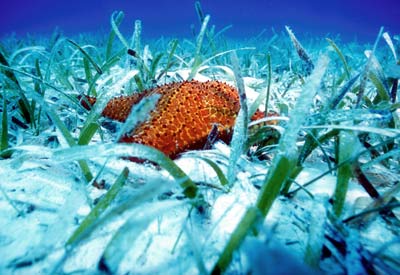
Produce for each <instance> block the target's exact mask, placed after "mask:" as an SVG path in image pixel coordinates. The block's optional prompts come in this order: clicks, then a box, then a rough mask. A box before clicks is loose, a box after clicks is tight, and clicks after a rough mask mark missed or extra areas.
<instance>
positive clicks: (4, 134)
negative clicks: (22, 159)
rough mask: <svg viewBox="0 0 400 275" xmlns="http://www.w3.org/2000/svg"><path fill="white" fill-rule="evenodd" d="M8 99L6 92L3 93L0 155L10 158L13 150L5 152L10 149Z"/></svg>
mask: <svg viewBox="0 0 400 275" xmlns="http://www.w3.org/2000/svg"><path fill="white" fill-rule="evenodd" d="M7 119H8V117H7V100H6V96H5V94H3V114H2V117H1V140H0V152H2V153H1V155H0V157H2V158H8V157H10V156H11V152H6V153H4V152H3V151H4V150H6V149H8V121H7Z"/></svg>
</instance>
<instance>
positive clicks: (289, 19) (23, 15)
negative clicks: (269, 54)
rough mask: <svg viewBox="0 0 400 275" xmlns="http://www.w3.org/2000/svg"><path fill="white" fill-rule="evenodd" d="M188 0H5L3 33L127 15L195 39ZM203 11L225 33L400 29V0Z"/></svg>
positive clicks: (370, 35)
mask: <svg viewBox="0 0 400 275" xmlns="http://www.w3.org/2000/svg"><path fill="white" fill-rule="evenodd" d="M194 3H195V1H189V0H181V1H178V0H158V1H155V0H142V1H128V0H125V1H123V0H115V1H106V0H91V1H85V0H69V1H64V0H32V1H30V0H25V1H24V0H11V1H6V0H1V16H0V37H5V36H7V35H9V34H11V33H15V34H17V35H18V36H24V35H26V34H27V33H30V34H42V35H47V34H50V33H52V32H53V31H54V29H55V27H59V29H60V30H62V31H63V32H64V34H65V35H75V34H79V33H88V32H101V31H108V30H109V29H110V15H111V14H112V12H113V11H115V10H121V11H123V12H124V13H125V19H124V21H123V24H122V30H123V31H124V32H125V33H126V34H131V32H132V31H133V25H134V21H135V20H136V19H140V20H142V25H143V36H144V37H147V38H157V37H160V36H167V37H171V36H172V37H191V36H192V30H191V25H194V26H195V28H196V30H198V29H199V20H198V17H197V14H196V11H195V8H194ZM201 5H202V7H203V10H204V13H206V14H210V15H211V21H210V25H215V26H216V30H220V29H222V28H224V27H225V26H227V25H232V28H230V29H229V30H228V31H227V32H226V33H225V35H226V36H227V37H232V38H251V37H254V36H256V35H258V34H259V33H261V32H262V31H263V30H265V35H266V36H268V35H270V34H271V33H272V29H273V30H274V31H276V32H281V31H282V30H283V28H284V26H285V25H289V26H290V27H291V28H292V29H293V30H294V31H295V33H296V34H297V35H298V36H301V35H304V34H311V35H314V36H325V35H329V36H333V35H334V34H340V35H341V38H342V40H344V41H352V40H353V39H357V40H358V41H360V42H370V43H372V42H373V41H374V40H375V37H376V36H377V34H378V31H379V28H380V27H381V26H384V27H385V30H386V31H388V32H389V33H390V34H392V35H394V34H399V33H400V0H331V1H325V0H308V1H289V0H244V1H228V0H204V1H201Z"/></svg>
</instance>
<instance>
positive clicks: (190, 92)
mask: <svg viewBox="0 0 400 275" xmlns="http://www.w3.org/2000/svg"><path fill="white" fill-rule="evenodd" d="M155 93H158V94H160V95H161V97H160V99H159V100H158V102H157V104H156V107H155V109H154V110H153V111H151V113H150V117H149V119H148V120H147V121H145V122H143V123H141V124H139V125H138V126H137V127H136V128H135V129H134V130H133V131H132V132H131V133H130V134H128V135H125V136H123V137H122V138H121V139H120V140H119V142H127V143H131V142H134V143H141V144H145V145H149V146H152V147H154V148H157V149H158V150H160V151H162V152H164V153H165V154H166V155H168V156H169V157H170V158H176V157H177V156H178V155H179V154H180V153H182V152H184V151H187V150H192V149H202V148H203V147H204V145H205V144H206V142H207V138H208V136H209V134H210V132H211V130H212V129H213V127H215V126H213V125H216V126H217V128H218V138H220V139H222V140H224V141H225V142H229V140H230V138H231V135H232V127H233V125H234V123H235V119H236V116H237V115H238V112H239V109H240V102H239V95H238V92H237V90H236V89H235V88H233V87H232V86H229V85H227V84H225V83H222V82H219V81H207V82H199V81H195V80H192V81H184V82H176V83H171V84H166V85H162V86H158V87H156V88H153V89H149V90H146V91H144V92H143V93H140V94H134V95H131V96H120V97H117V98H113V99H111V100H110V101H109V102H108V104H107V106H106V108H105V109H104V110H103V112H102V115H103V116H105V117H108V118H111V119H114V120H118V121H121V122H124V121H125V120H126V119H127V117H128V115H129V113H130V111H131V109H132V106H133V105H134V104H136V103H138V102H139V101H140V100H141V99H142V98H144V97H146V96H150V95H152V94H155ZM86 99H87V101H85V100H81V103H82V105H83V106H84V107H85V108H87V109H90V106H89V105H88V104H87V103H90V104H94V103H95V102H96V99H95V98H93V97H87V98H86ZM261 116H262V117H263V116H264V114H263V113H262V112H261V111H257V113H256V114H255V115H254V116H253V117H252V118H253V119H257V118H260V117H261Z"/></svg>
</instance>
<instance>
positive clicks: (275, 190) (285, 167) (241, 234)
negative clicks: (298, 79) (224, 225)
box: [211, 56, 329, 274]
mask: <svg viewBox="0 0 400 275" xmlns="http://www.w3.org/2000/svg"><path fill="white" fill-rule="evenodd" d="M328 63H329V59H328V57H326V56H322V57H320V59H319V61H318V63H317V66H316V68H315V70H314V71H313V73H312V74H311V76H310V78H309V79H308V82H307V83H306V85H305V86H304V87H303V89H302V94H301V96H299V97H298V99H297V102H296V105H295V108H294V109H293V110H292V112H291V114H290V121H289V124H288V126H287V128H286V130H285V132H284V133H283V135H282V138H281V139H280V142H279V153H278V154H277V156H276V157H275V159H274V161H273V164H272V166H271V168H270V169H269V171H268V174H267V176H266V178H265V182H264V184H263V186H262V188H261V190H260V193H259V195H258V198H257V202H256V205H255V206H253V207H250V208H249V209H248V210H247V211H246V213H245V215H244V217H243V218H242V219H241V220H240V222H239V224H238V225H237V227H236V228H235V230H234V231H233V233H232V235H231V237H230V238H229V240H228V243H227V244H226V246H225V248H224V250H223V251H222V253H221V254H220V256H219V259H218V261H217V263H216V264H215V266H214V268H213V270H212V273H211V274H221V273H223V272H224V271H225V270H226V269H227V268H228V266H229V264H230V262H231V260H232V255H233V253H234V251H235V250H236V249H237V248H238V247H239V246H240V244H241V243H242V242H243V240H244V238H245V237H246V235H247V234H249V233H250V232H252V231H253V230H255V228H256V226H257V224H258V223H259V222H261V221H262V220H263V219H264V218H265V217H266V216H267V214H268V212H269V210H270V208H271V206H272V204H273V202H274V201H275V199H276V198H277V197H278V195H279V192H280V190H281V189H282V187H283V185H284V184H285V182H286V180H287V178H288V176H289V175H290V173H291V172H292V170H293V169H294V168H295V166H296V163H297V159H298V152H297V145H296V141H297V136H298V133H299V131H300V129H301V126H302V125H303V123H304V122H305V120H306V117H307V116H306V114H307V113H308V112H309V110H310V108H311V106H312V104H313V99H314V96H315V95H316V93H317V90H318V89H319V86H320V82H321V79H322V77H323V75H324V73H325V70H326V68H327V67H328Z"/></svg>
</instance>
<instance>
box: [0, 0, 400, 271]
mask: <svg viewBox="0 0 400 275" xmlns="http://www.w3.org/2000/svg"><path fill="white" fill-rule="evenodd" d="M196 9H197V12H198V14H199V20H200V24H201V28H200V31H199V33H198V34H197V35H196V37H195V39H188V40H177V39H171V40H169V39H167V38H161V39H159V40H156V41H146V42H145V41H142V35H141V33H142V30H141V22H140V21H136V22H135V29H134V32H133V35H132V39H131V40H129V39H126V38H125V36H124V35H123V34H122V33H121V32H120V31H119V25H120V24H121V22H122V20H123V13H122V12H115V13H114V14H113V15H112V16H111V31H110V34H109V35H108V37H106V38H104V37H91V36H85V35H81V36H77V37H71V38H67V37H64V36H63V35H62V34H61V33H59V32H55V33H54V34H53V36H52V37H51V38H50V39H43V38H37V37H29V39H25V40H19V39H17V38H16V37H9V38H7V39H5V40H3V41H2V44H1V45H0V85H1V86H0V87H1V94H0V99H1V102H2V104H1V107H0V110H1V116H0V119H1V124H0V125H1V127H0V132H1V135H0V138H1V140H0V156H1V160H0V163H1V165H0V174H1V175H2V178H3V179H5V181H4V182H2V183H0V191H1V196H0V198H1V208H2V209H10V210H7V211H5V212H7V213H2V214H1V217H0V218H1V221H2V222H6V224H8V225H9V226H8V227H7V226H4V227H3V228H5V229H6V230H5V231H6V233H1V234H2V235H1V236H0V240H4V241H1V242H0V251H2V252H1V253H0V255H1V257H2V258H3V259H4V261H3V263H1V264H0V268H1V269H3V270H4V271H10V270H14V271H16V272H17V273H18V272H19V271H20V272H21V273H22V272H23V271H24V270H28V271H30V272H35V271H36V272H37V271H43V272H45V273H49V274H56V273H61V272H64V273H79V272H82V273H84V271H83V270H89V271H96V270H100V271H103V272H105V273H109V274H116V273H119V274H126V273H128V272H132V274H138V273H139V274H142V273H143V274H145V273H152V272H154V271H157V270H158V271H159V270H161V269H162V270H165V271H166V272H169V273H185V274H192V273H193V274H208V273H211V274H220V273H222V272H226V273H227V274H238V273H239V274H248V273H247V272H250V274H259V273H257V272H260V271H265V269H266V268H267V269H268V270H269V271H270V272H271V274H273V273H274V271H279V270H280V268H283V267H281V266H279V264H278V263H279V260H277V261H275V262H274V261H273V260H271V259H273V258H276V257H285V261H286V260H287V261H288V262H287V266H285V268H287V269H286V271H290V270H291V269H296V270H298V268H301V269H302V270H304V272H306V271H307V270H311V269H315V270H320V271H329V273H334V274H343V273H357V274H363V273H365V274H385V273H386V274H394V273H396V272H398V271H399V270H400V261H399V259H400V257H399V255H400V239H399V235H400V221H399V206H400V203H399V200H398V199H399V189H400V182H399V174H400V163H399V161H400V154H399V150H400V148H399V141H400V130H399V123H400V122H399V112H398V108H399V101H398V96H397V91H398V79H399V78H400V65H399V64H400V59H399V57H398V56H397V55H398V54H400V41H399V38H398V36H390V35H389V34H388V33H386V32H384V31H383V30H381V32H380V33H379V34H377V39H376V41H375V43H374V45H372V46H371V45H359V44H355V43H353V44H351V43H350V44H343V43H341V41H340V39H339V38H337V37H336V38H330V39H316V38H308V39H304V40H303V41H301V42H300V40H301V39H298V38H296V36H295V34H294V33H293V31H292V30H291V29H289V27H287V28H286V32H283V33H276V34H274V35H273V36H272V37H271V38H269V39H265V37H263V36H260V37H257V38H254V39H251V40H248V41H241V42H240V43H239V42H237V41H230V40H228V39H227V38H224V36H223V31H224V30H222V31H220V32H217V31H216V30H215V27H214V26H210V25H209V24H210V16H208V15H204V14H203V12H202V11H201V7H200V5H199V4H198V3H197V4H196ZM293 27H295V26H293ZM302 44H303V45H302ZM188 79H197V80H200V81H206V80H211V79H213V80H219V81H225V82H228V83H231V84H232V85H234V86H236V87H237V88H238V91H239V94H240V99H241V103H242V104H241V106H242V107H241V111H240V113H239V115H238V118H237V119H236V124H235V127H234V133H233V138H232V141H231V144H230V145H229V146H228V145H225V144H222V143H221V142H216V143H215V144H213V145H212V147H213V148H212V149H207V150H200V151H192V152H187V153H184V154H183V155H182V156H181V158H180V159H178V160H176V161H172V160H171V159H169V158H168V157H167V156H165V155H164V154H163V153H162V152H159V151H157V150H155V149H154V148H151V147H147V146H144V145H140V144H118V143H116V142H115V140H116V137H117V136H121V134H122V133H123V131H124V130H123V129H132V127H133V126H132V123H133V122H132V120H128V123H131V124H129V125H119V124H118V125H116V124H115V123H110V122H109V121H107V120H104V119H102V118H101V111H102V110H103V109H104V107H105V105H106V103H107V102H108V100H109V99H110V98H111V97H114V96H116V95H120V94H125V95H128V94H131V93H134V92H141V91H143V90H146V89H149V88H152V87H155V86H156V85H162V84H165V83H170V82H173V81H183V80H188ZM82 94H84V95H88V96H97V103H96V104H95V106H94V107H93V109H92V110H91V111H89V112H88V111H87V110H86V109H84V108H83V107H82V106H81V105H80V104H79V101H78V97H79V95H82ZM152 100H153V102H152ZM154 100H156V99H151V98H150V99H149V101H148V102H145V103H144V104H142V105H141V106H138V107H137V108H133V110H132V116H133V117H136V118H137V119H136V120H134V121H136V123H138V121H140V119H139V117H140V118H144V117H145V116H146V113H147V112H149V111H150V109H151V106H154ZM146 104H147V105H146ZM257 108H260V109H262V110H265V113H268V112H269V111H273V112H275V113H276V114H279V115H277V116H275V117H272V118H264V119H261V120H258V121H255V122H251V123H249V121H248V120H249V117H251V116H252V114H254V112H255V111H256V109H257ZM266 120H275V122H276V123H274V124H272V125H270V124H265V121H266ZM230 152H231V153H230ZM122 157H135V158H138V159H143V160H147V161H148V162H145V163H132V162H130V161H129V160H126V159H124V158H122ZM326 178H330V181H327V180H326ZM321 190H323V191H321ZM3 211H4V210H3ZM232 211H235V213H234V214H233V216H232V213H231V212H232ZM228 216H229V219H227V218H226V217H228ZM271 216H272V217H271ZM279 217H282V218H279ZM234 218H236V219H234ZM37 220H39V225H38V224H37ZM33 221H36V222H35V223H34V224H33V225H32V223H33ZM17 224H21V225H22V226H27V227H29V226H31V227H34V228H33V229H32V230H33V231H34V232H36V233H37V235H38V236H36V237H32V236H30V235H29V236H28V235H27V236H26V238H27V240H26V241H22V240H20V239H24V238H25V236H24V235H13V230H12V228H16V227H17ZM29 224H31V225H29ZM40 224H41V225H42V227H41V225H40ZM35 226H36V227H35ZM3 231H4V230H3ZM373 231H375V232H379V234H384V235H383V236H379V237H376V236H374V234H373V233H371V232H373ZM18 232H19V233H20V234H23V231H21V230H19V231H18ZM371 234H372V235H371ZM371 236H372V237H371ZM29 238H31V239H29ZM19 242H21V243H22V244H21V245H19V246H17V245H16V244H17V243H19ZM14 247H16V248H15V253H10V254H9V255H7V256H5V251H7V250H10V249H14ZM28 251H29V252H28ZM84 253H86V254H87V253H89V254H90V256H88V255H85V256H82V255H84ZM256 254H257V256H254V255H256ZM287 254H293V255H294V258H293V260H292V259H291V258H288V259H286V256H285V255H287ZM261 255H264V256H261ZM279 255H280V256H279ZM80 257H83V258H84V259H83V260H82V259H80ZM260 257H261V258H260ZM262 257H265V258H268V260H266V259H263V258H262ZM174 259H175V260H174ZM176 259H178V260H176ZM257 259H258V260H257ZM299 259H300V260H299ZM264 260H265V261H264ZM265 265H267V266H265ZM89 271H88V272H89Z"/></svg>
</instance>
